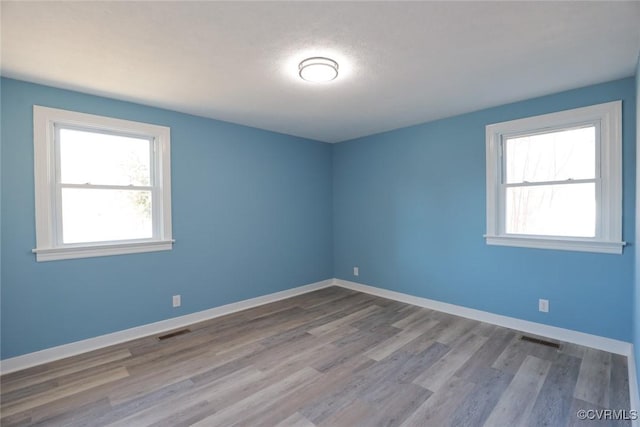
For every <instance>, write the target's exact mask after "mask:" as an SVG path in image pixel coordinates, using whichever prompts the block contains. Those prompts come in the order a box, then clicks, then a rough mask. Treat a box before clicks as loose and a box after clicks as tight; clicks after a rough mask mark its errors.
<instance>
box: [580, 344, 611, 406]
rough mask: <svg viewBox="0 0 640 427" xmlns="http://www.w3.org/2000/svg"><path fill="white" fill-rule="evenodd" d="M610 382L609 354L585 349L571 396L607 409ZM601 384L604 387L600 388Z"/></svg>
mask: <svg viewBox="0 0 640 427" xmlns="http://www.w3.org/2000/svg"><path fill="white" fill-rule="evenodd" d="M610 381H611V353H607V352H605V351H601V350H595V349H591V348H590V349H587V350H586V352H585V354H584V357H583V358H582V364H581V365H580V374H579V376H578V383H577V384H576V388H575V391H574V394H573V395H574V397H575V398H576V399H580V400H584V401H587V402H589V403H592V404H594V405H597V406H599V407H602V408H607V407H608V406H609V382H610ZM603 384H604V387H602V386H601V385H603ZM598 385H600V387H599V386H598Z"/></svg>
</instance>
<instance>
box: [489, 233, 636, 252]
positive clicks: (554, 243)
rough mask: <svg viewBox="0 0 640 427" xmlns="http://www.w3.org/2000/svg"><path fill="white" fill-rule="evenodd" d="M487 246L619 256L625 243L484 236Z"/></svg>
mask: <svg viewBox="0 0 640 427" xmlns="http://www.w3.org/2000/svg"><path fill="white" fill-rule="evenodd" d="M484 237H485V239H486V241H487V245H498V246H516V247H522V248H536V249H555V250H560V251H578V252H600V253H605V254H621V253H622V247H623V246H625V245H626V244H627V242H605V241H600V240H580V239H570V238H566V239H562V238H559V239H554V238H544V237H538V236H531V237H528V236H527V237H522V236H488V235H487V236H484Z"/></svg>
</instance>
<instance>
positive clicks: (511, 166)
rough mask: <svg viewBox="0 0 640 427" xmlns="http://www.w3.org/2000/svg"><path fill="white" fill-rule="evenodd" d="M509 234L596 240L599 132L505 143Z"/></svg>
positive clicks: (548, 135) (536, 136)
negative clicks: (597, 147) (597, 134)
mask: <svg viewBox="0 0 640 427" xmlns="http://www.w3.org/2000/svg"><path fill="white" fill-rule="evenodd" d="M503 144H504V145H503V149H504V164H503V171H504V174H503V184H504V187H505V188H504V190H505V192H506V194H505V204H506V206H505V208H506V216H505V231H506V232H507V233H509V234H526V235H545V236H572V237H594V236H595V233H596V215H597V213H596V181H597V175H598V174H597V169H596V167H597V164H596V128H595V126H592V125H590V126H585V127H579V128H574V129H563V130H559V131H552V132H547V133H540V134H534V135H527V136H518V137H513V138H505V140H504V143H503Z"/></svg>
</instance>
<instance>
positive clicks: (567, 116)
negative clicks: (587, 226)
mask: <svg viewBox="0 0 640 427" xmlns="http://www.w3.org/2000/svg"><path fill="white" fill-rule="evenodd" d="M583 124H593V125H595V126H596V129H598V135H597V140H598V141H600V142H599V144H596V145H597V147H598V148H597V149H598V152H597V155H596V158H597V159H599V162H598V166H599V167H598V174H597V175H596V182H597V185H596V194H597V196H596V199H597V210H598V212H597V213H598V214H597V224H596V236H595V238H592V239H589V238H582V239H580V238H563V237H553V236H527V235H519V234H517V235H516V234H507V233H506V230H505V224H504V222H505V221H504V215H505V213H504V210H505V202H504V197H505V196H504V188H505V187H506V184H503V162H504V159H503V140H504V138H505V137H509V136H514V135H519V134H532V133H540V132H549V131H553V130H555V129H562V128H569V127H574V126H578V125H583ZM485 130H486V146H485V151H486V168H487V170H486V174H487V175H486V200H487V205H486V208H487V212H486V215H487V224H486V225H487V232H486V235H485V238H486V243H487V244H488V245H501V246H520V247H527V248H538V249H556V250H569V251H581V252H602V253H610V254H621V253H622V249H623V246H624V242H623V241H622V101H613V102H607V103H603V104H597V105H591V106H588V107H582V108H574V109H571V110H565V111H559V112H555V113H550V114H543V115H539V116H534V117H526V118H522V119H517V120H510V121H506V122H501V123H494V124H490V125H487V126H486V128H485ZM575 182H576V181H572V183H575ZM542 184H545V185H547V184H550V182H546V183H542ZM519 185H520V184H519ZM522 185H525V186H526V185H529V184H522ZM530 185H540V183H537V184H533V183H532V184H530Z"/></svg>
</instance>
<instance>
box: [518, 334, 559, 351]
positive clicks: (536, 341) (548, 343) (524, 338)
mask: <svg viewBox="0 0 640 427" xmlns="http://www.w3.org/2000/svg"><path fill="white" fill-rule="evenodd" d="M520 339H521V340H522V341H528V342H532V343H534V344H541V345H546V346H547V347H553V348H557V349H560V344H558V343H555V342H551V341H546V340H541V339H539V338H534V337H529V336H527V335H523V336H521V337H520Z"/></svg>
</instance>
